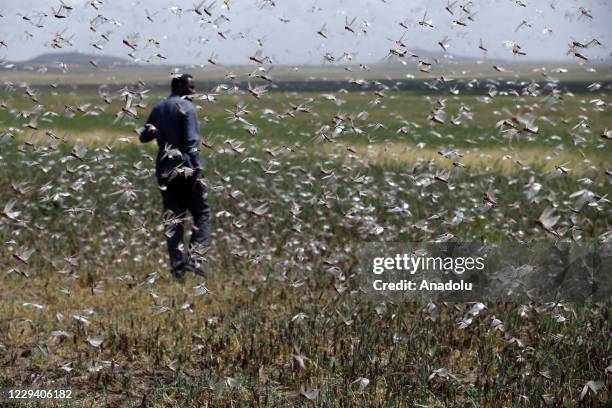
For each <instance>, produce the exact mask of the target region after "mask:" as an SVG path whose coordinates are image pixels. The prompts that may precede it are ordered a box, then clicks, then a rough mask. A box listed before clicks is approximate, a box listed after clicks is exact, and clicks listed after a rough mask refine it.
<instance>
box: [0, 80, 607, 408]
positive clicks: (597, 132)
mask: <svg viewBox="0 0 612 408" xmlns="http://www.w3.org/2000/svg"><path fill="white" fill-rule="evenodd" d="M116 77H120V73H116ZM7 78H8V77H7ZM24 78H25V77H24ZM9 79H10V80H11V82H12V85H11V86H6V87H5V88H4V90H3V91H2V92H1V93H0V102H2V105H1V107H0V131H1V133H0V143H1V146H2V149H1V150H0V180H1V181H2V189H1V190H0V210H2V209H3V210H2V217H0V238H1V239H2V243H3V245H2V247H1V249H0V253H1V257H0V265H1V267H2V268H1V269H2V274H1V277H0V297H1V298H2V302H0V349H1V350H2V353H1V357H0V367H1V369H0V386H2V387H11V386H20V387H24V386H26V385H32V386H34V385H35V386H37V387H44V386H46V387H51V386H53V388H62V387H67V388H71V389H73V390H75V393H76V395H77V396H78V397H79V400H80V401H82V403H83V406H124V405H130V406H138V405H139V404H141V403H143V401H144V404H145V405H143V406H148V405H147V404H150V405H152V406H170V405H176V406H190V407H191V406H192V407H206V406H207V407H217V406H236V407H242V406H254V407H260V406H261V407H280V406H321V407H330V406H338V407H340V406H360V407H366V406H367V407H370V406H371V407H375V406H376V407H382V406H429V407H445V406H462V407H463V406H469V407H472V406H474V407H476V406H486V407H500V406H506V407H511V406H512V407H514V406H521V407H523V406H528V407H540V406H579V405H580V404H582V406H605V405H606V404H607V403H608V400H609V398H610V388H609V386H610V379H611V375H612V366H611V364H612V361H611V360H610V356H611V355H612V349H611V344H612V343H611V341H610V325H609V313H610V311H609V304H608V303H587V304H574V303H569V302H558V303H554V302H553V303H544V302H538V300H537V299H534V300H533V301H531V302H524V303H520V302H503V303H502V302H496V301H490V302H488V301H486V300H485V299H483V303H484V304H482V305H481V306H482V307H477V308H474V305H473V304H467V303H447V302H446V303H445V302H435V303H430V304H420V303H408V302H405V303H400V302H379V301H375V300H374V299H372V298H369V297H366V296H363V294H362V290H361V288H360V287H359V283H358V281H357V280H355V279H354V274H355V273H356V271H357V268H358V265H359V262H360V259H359V258H358V257H357V256H356V254H357V253H358V252H359V250H360V249H362V248H363V246H364V245H365V244H367V243H373V242H374V243H376V242H379V243H380V242H402V241H412V242H415V241H423V242H425V241H433V240H436V239H438V238H439V237H441V236H443V235H445V234H452V236H453V237H455V238H456V239H459V240H466V241H476V242H483V243H487V242H504V241H514V242H525V241H545V242H550V243H554V242H555V241H557V240H572V241H576V242H583V241H593V242H600V243H604V242H608V243H609V242H610V239H611V234H612V229H611V228H612V212H611V206H610V201H609V193H610V191H611V188H610V187H611V183H612V177H611V175H612V161H611V157H612V156H611V154H612V141H611V140H610V137H611V136H610V133H609V131H608V129H612V120H611V119H610V109H611V103H612V98H611V97H610V92H609V90H608V89H606V88H601V89H599V90H597V89H595V90H592V91H589V90H587V89H586V86H587V85H588V84H589V83H590V81H587V82H585V89H584V92H579V93H567V92H559V93H552V92H550V91H549V90H545V89H526V88H527V86H528V85H529V83H527V84H526V85H524V86H520V85H518V86H517V87H516V91H517V92H516V94H512V93H510V94H507V93H506V94H504V93H503V92H498V93H495V92H492V93H491V95H489V94H487V93H484V94H482V95H472V94H470V95H464V94H463V93H461V92H459V93H458V94H451V93H448V92H442V93H440V92H438V93H435V94H434V93H432V94H430V95H427V94H422V93H414V92H403V91H402V92H400V91H395V90H393V89H382V87H377V86H376V85H374V86H373V87H372V88H371V89H368V90H363V91H358V92H348V93H344V92H332V93H329V92H299V93H298V92H275V91H274V90H273V89H272V88H270V89H268V92H267V93H263V94H262V95H261V97H260V98H259V99H257V98H255V97H254V96H252V95H251V94H249V93H248V92H246V91H245V90H240V91H232V90H231V89H230V90H224V89H222V90H217V91H215V90H206V92H208V91H210V94H209V95H208V97H207V99H204V98H199V99H197V98H196V100H195V103H196V105H197V106H198V107H199V113H198V115H199V118H200V125H201V134H202V140H203V144H202V146H201V152H202V157H203V159H204V163H205V173H206V176H207V180H208V190H209V200H210V203H211V206H212V208H213V215H214V218H213V245H212V248H211V251H210V252H209V253H208V254H207V261H208V270H209V276H208V277H207V278H206V279H204V278H201V277H196V276H195V275H189V276H188V277H187V282H186V283H185V284H183V285H182V284H180V283H177V282H175V281H174V280H173V279H172V278H171V276H170V273H169V266H168V264H167V259H166V258H167V254H166V247H165V241H164V226H163V223H162V203H161V195H160V193H159V191H158V188H157V186H156V183H155V178H154V163H153V161H152V160H153V157H154V156H155V154H156V149H157V147H156V146H155V145H154V143H152V144H149V145H142V144H140V143H139V142H138V138H137V130H138V128H140V127H141V126H143V125H144V123H145V121H146V118H147V114H148V112H149V111H150V109H151V108H152V106H153V105H154V104H155V103H156V102H157V101H158V100H159V99H160V98H162V97H163V96H165V93H164V92H161V91H159V90H153V91H150V92H142V91H143V90H144V89H148V88H149V87H150V86H151V83H149V82H148V81H147V80H145V86H144V87H142V85H140V86H139V85H137V84H136V83H135V81H134V83H132V84H131V85H130V90H132V91H135V92H141V93H142V94H143V98H142V99H140V98H139V97H134V98H135V99H134V100H133V103H132V107H134V109H135V111H136V112H137V116H136V117H130V116H128V115H126V116H124V117H122V118H121V117H120V118H118V119H117V120H116V118H117V113H118V112H120V111H121V107H122V106H124V104H125V98H124V97H123V96H122V95H121V92H120V89H119V88H120V86H115V85H117V83H114V82H113V83H111V85H108V86H107V87H102V88H100V90H97V89H96V88H95V87H93V88H91V87H90V88H86V87H84V86H81V87H78V86H77V87H76V88H74V89H69V88H66V87H59V88H57V89H55V88H52V87H49V86H48V85H44V84H43V82H40V83H39V84H33V85H32V89H33V92H29V91H28V92H29V93H31V94H32V93H33V95H28V94H26V93H25V92H26V88H25V87H23V86H20V85H19V80H17V79H15V77H10V78H9ZM66 82H69V81H66V80H63V83H64V85H65V83H66ZM76 82H78V81H76ZM118 82H119V81H118ZM92 83H94V84H95V82H92ZM98 83H99V82H98ZM124 83H125V81H124ZM113 84H114V85H113ZM64 85H62V86H64ZM113 86H114V87H113ZM121 86H123V85H121ZM375 92H377V93H378V94H375ZM213 94H214V96H211V95H213ZM105 99H106V101H105ZM137 104H139V105H138V106H136V105H137ZM434 116H435V118H434ZM238 117H240V118H241V119H240V120H237V118H238ZM432 119H436V120H435V121H434V120H432ZM438 122H443V123H438ZM483 197H488V199H489V202H487V201H486V200H483ZM491 202H493V203H494V204H492V203H491ZM549 211H553V213H554V214H555V217H554V222H552V225H551V223H546V228H542V225H541V223H540V224H538V222H537V221H538V219H542V217H544V215H543V214H550V212H549ZM557 217H558V218H557ZM446 236H448V235H446ZM607 259H608V261H609V258H607ZM466 322H467V323H466ZM418 404H420V405H418Z"/></svg>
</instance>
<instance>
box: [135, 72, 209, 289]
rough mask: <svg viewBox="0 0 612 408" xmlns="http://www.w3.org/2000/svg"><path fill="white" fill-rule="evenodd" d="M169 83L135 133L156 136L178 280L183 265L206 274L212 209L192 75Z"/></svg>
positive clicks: (159, 175) (142, 137)
mask: <svg viewBox="0 0 612 408" xmlns="http://www.w3.org/2000/svg"><path fill="white" fill-rule="evenodd" d="M171 87H172V93H171V95H170V96H168V97H167V98H166V99H164V100H162V101H161V102H159V103H158V104H157V105H155V107H154V108H153V110H152V111H151V114H150V115H149V119H147V123H146V124H145V126H144V130H143V131H142V132H140V136H139V138H140V141H141V142H142V143H147V142H150V141H151V140H153V139H156V140H157V146H158V147H159V151H158V153H157V159H156V161H155V175H156V177H157V182H158V184H159V188H160V190H161V194H162V199H163V202H164V225H165V229H166V232H165V234H166V237H167V244H168V252H169V254H170V266H171V268H172V274H173V276H174V277H175V278H177V279H178V280H182V279H183V273H184V271H185V270H190V271H192V272H195V273H197V274H199V275H204V269H203V266H202V262H201V261H202V259H203V258H202V255H203V254H204V252H205V251H206V250H207V249H208V246H209V244H210V232H211V215H210V207H209V206H208V191H207V188H206V185H205V183H204V179H203V174H202V167H201V165H202V160H201V158H200V148H199V146H200V128H199V125H198V117H197V113H196V109H195V106H194V105H193V103H191V101H190V100H189V95H192V94H193V93H194V92H195V84H194V82H193V77H192V76H191V75H189V74H183V75H180V76H176V77H174V78H172V82H171ZM187 210H189V212H190V213H191V215H192V216H193V229H192V231H191V239H190V244H189V250H188V251H187V253H186V254H184V252H185V251H184V250H183V248H184V243H183V234H184V229H183V221H184V219H185V216H186V212H187ZM184 255H185V256H184Z"/></svg>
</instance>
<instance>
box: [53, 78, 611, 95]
mask: <svg viewBox="0 0 612 408" xmlns="http://www.w3.org/2000/svg"><path fill="white" fill-rule="evenodd" d="M249 84H250V85H251V86H261V85H268V87H267V90H268V92H329V93H333V92H339V91H341V90H345V91H348V92H374V91H379V90H383V91H384V90H385V89H386V90H388V91H409V92H413V93H420V94H427V95H431V94H452V93H454V94H459V95H465V94H468V95H487V94H489V93H490V92H491V91H496V92H497V94H502V95H503V94H505V93H514V92H517V93H518V94H521V95H522V94H524V93H526V92H527V93H530V94H534V93H540V94H548V93H550V92H551V91H552V90H553V89H557V90H560V91H562V92H572V93H592V92H597V91H604V92H610V91H611V90H612V81H596V82H592V81H560V82H553V81H533V80H490V79H481V80H469V81H468V80H465V79H459V80H453V81H444V80H442V79H434V80H426V81H424V80H420V79H419V80H416V79H409V80H375V81H372V80H364V81H363V82H360V83H354V82H349V81H346V80H343V81H339V80H309V81H305V80H295V81H274V82H265V81H248V82H247V81H225V82H224V81H207V80H199V81H197V88H198V92H208V93H225V92H227V91H228V90H231V89H232V88H236V87H238V88H239V89H241V90H246V89H247V88H248V86H249ZM58 88H59V89H68V90H70V89H73V90H78V91H87V90H91V91H96V90H97V89H98V88H99V86H98V85H91V84H83V85H59V86H58ZM105 88H106V89H107V90H108V91H112V90H114V89H115V88H116V89H119V87H116V86H113V85H107V86H105ZM146 88H147V89H150V90H151V91H154V92H162V93H163V92H165V91H167V90H169V84H165V83H147V84H146Z"/></svg>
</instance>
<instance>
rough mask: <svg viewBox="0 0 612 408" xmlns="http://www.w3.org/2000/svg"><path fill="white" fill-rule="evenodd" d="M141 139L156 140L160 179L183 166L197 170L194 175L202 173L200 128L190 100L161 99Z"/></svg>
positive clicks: (148, 120)
mask: <svg viewBox="0 0 612 408" xmlns="http://www.w3.org/2000/svg"><path fill="white" fill-rule="evenodd" d="M139 139H140V141H141V142H142V143H147V142H150V141H151V140H153V139H156V140H157V146H158V147H159V152H158V153H157V159H156V161H155V175H156V176H157V178H158V180H160V181H162V180H168V179H171V178H173V176H171V172H172V170H174V169H178V168H180V167H183V166H185V167H189V168H191V169H194V170H195V172H194V175H195V177H197V178H199V177H201V176H202V173H201V165H202V160H201V158H200V127H199V124H198V116H197V113H196V109H195V106H194V105H193V103H191V101H189V100H186V99H184V98H182V97H180V96H175V95H170V96H169V97H167V98H166V99H164V100H162V101H161V102H159V103H158V104H157V105H155V107H154V108H153V110H152V111H151V114H150V115H149V118H148V119H147V122H146V124H145V128H144V130H143V131H142V132H141V133H140V135H139ZM175 175H176V174H175Z"/></svg>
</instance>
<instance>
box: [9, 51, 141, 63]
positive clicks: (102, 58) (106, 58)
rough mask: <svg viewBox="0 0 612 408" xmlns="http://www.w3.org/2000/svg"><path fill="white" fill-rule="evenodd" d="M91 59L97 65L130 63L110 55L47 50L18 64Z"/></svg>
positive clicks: (77, 61) (81, 61)
mask: <svg viewBox="0 0 612 408" xmlns="http://www.w3.org/2000/svg"><path fill="white" fill-rule="evenodd" d="M91 60H95V62H96V64H97V65H98V66H100V65H125V64H129V63H130V61H129V60H127V59H125V58H120V57H113V56H110V55H94V54H83V53H80V52H48V53H45V54H41V55H38V56H36V57H34V58H32V59H29V60H27V61H23V62H20V63H19V65H55V64H57V62H63V63H64V64H67V65H88V64H89V62H90V61H91Z"/></svg>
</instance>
